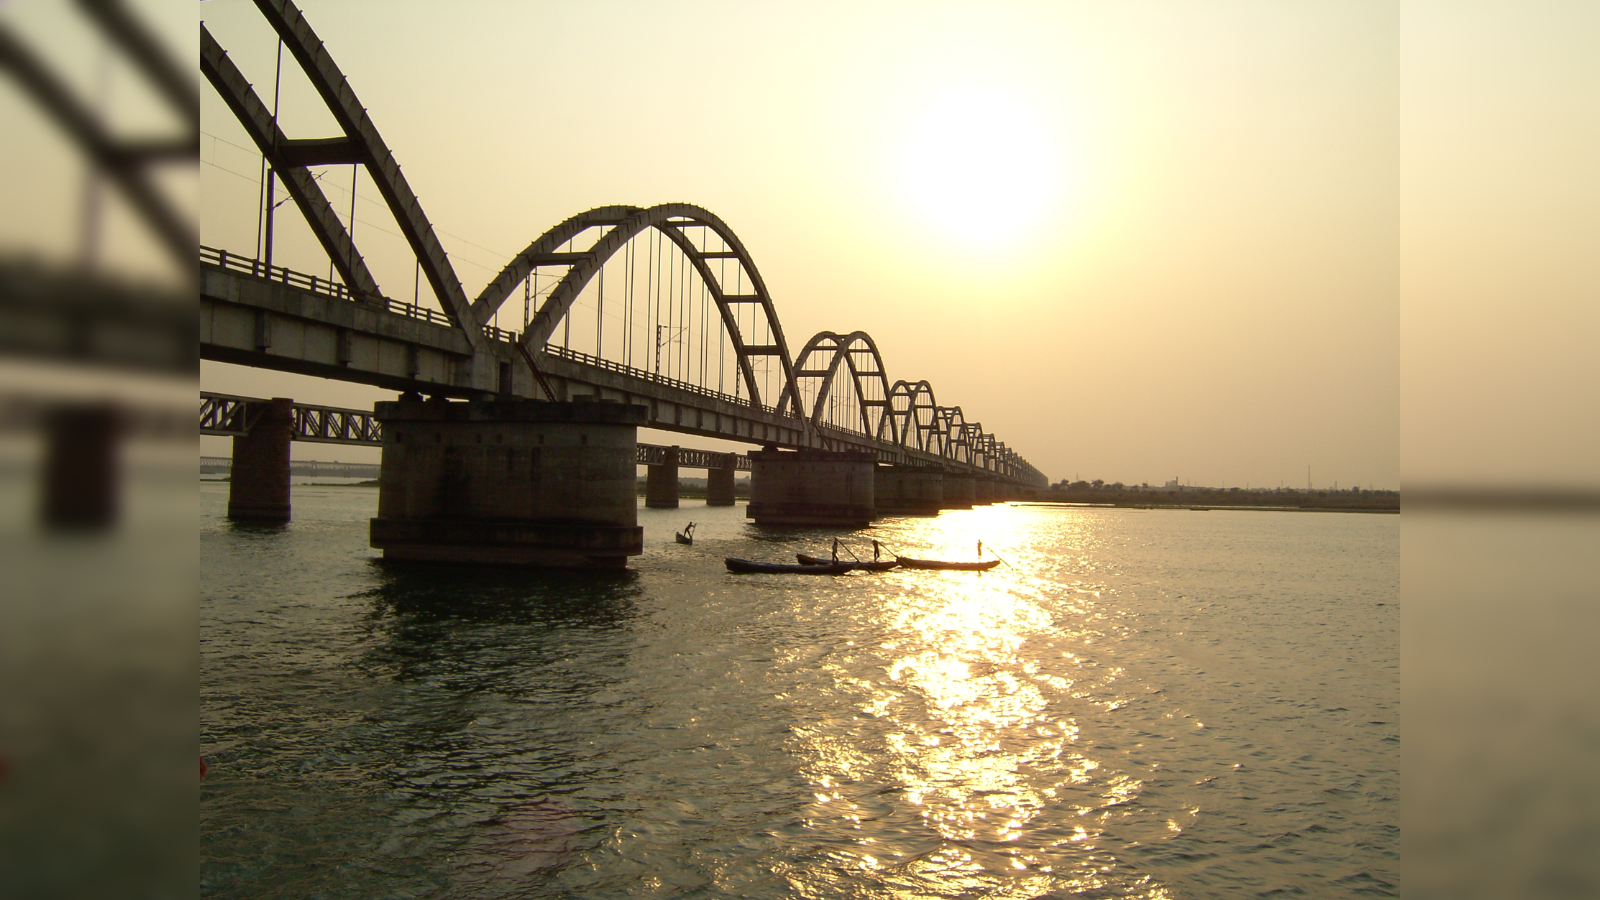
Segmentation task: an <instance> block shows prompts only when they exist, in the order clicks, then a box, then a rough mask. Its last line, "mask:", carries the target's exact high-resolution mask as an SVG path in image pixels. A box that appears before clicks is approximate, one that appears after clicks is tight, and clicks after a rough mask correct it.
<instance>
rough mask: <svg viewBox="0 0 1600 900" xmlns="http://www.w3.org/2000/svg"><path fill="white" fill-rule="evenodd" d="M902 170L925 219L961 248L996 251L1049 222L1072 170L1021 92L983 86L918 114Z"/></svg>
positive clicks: (944, 97)
mask: <svg viewBox="0 0 1600 900" xmlns="http://www.w3.org/2000/svg"><path fill="white" fill-rule="evenodd" d="M897 166H898V171H897V172H896V175H897V180H898V182H899V186H900V188H901V190H902V191H903V192H904V194H905V197H906V199H907V200H908V201H909V202H910V206H911V208H912V209H913V210H914V212H915V214H916V215H917V217H918V219H919V221H921V222H923V223H925V224H927V225H929V226H931V227H932V230H934V231H936V232H938V233H941V234H943V235H945V236H946V237H948V238H952V239H955V240H956V241H958V242H960V243H962V244H966V245H971V244H983V245H991V246H992V245H1001V244H1006V243H1010V242H1013V241H1015V240H1016V239H1017V238H1018V237H1019V236H1021V235H1022V234H1023V233H1025V232H1027V231H1028V230H1029V229H1031V228H1033V227H1035V226H1037V225H1039V224H1041V223H1042V222H1044V220H1045V219H1046V218H1047V217H1048V216H1049V215H1050V214H1051V213H1052V211H1053V210H1055V209H1056V208H1057V207H1058V205H1059V204H1060V202H1061V195H1062V188H1063V183H1064V181H1065V178H1064V175H1065V174H1066V171H1067V169H1068V168H1069V166H1068V165H1067V160H1066V158H1065V154H1064V152H1063V148H1062V146H1061V141H1060V140H1059V137H1058V135H1057V134H1055V133H1054V131H1053V129H1052V128H1050V127H1049V125H1048V123H1047V121H1046V118H1045V116H1044V115H1043V111H1042V110H1041V109H1039V108H1038V107H1036V106H1034V105H1032V104H1030V103H1029V102H1028V101H1027V99H1026V98H1024V97H1023V96H1022V95H1020V94H1019V93H1016V92H1011V91H1002V90H998V89H994V88H987V89H985V88H978V87H963V88H958V89H955V90H952V91H948V92H944V93H942V94H941V95H939V96H937V97H934V98H931V99H930V100H929V101H928V102H926V103H924V104H922V105H921V106H920V108H917V109H915V110H913V113H912V115H911V116H910V117H909V122H908V124H907V128H906V138H905V143H904V147H903V150H902V152H901V153H900V154H899V156H898V162H897Z"/></svg>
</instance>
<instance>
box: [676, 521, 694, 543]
mask: <svg viewBox="0 0 1600 900" xmlns="http://www.w3.org/2000/svg"><path fill="white" fill-rule="evenodd" d="M672 539H673V540H675V541H677V542H678V543H680V544H692V543H694V523H693V522H690V523H689V527H688V528H685V529H684V530H682V531H674V532H673V533H672Z"/></svg>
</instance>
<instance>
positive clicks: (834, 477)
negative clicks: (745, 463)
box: [745, 447, 878, 528]
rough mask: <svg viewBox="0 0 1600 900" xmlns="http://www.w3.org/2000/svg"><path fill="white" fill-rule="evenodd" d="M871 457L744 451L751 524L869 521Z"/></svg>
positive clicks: (840, 525)
mask: <svg viewBox="0 0 1600 900" xmlns="http://www.w3.org/2000/svg"><path fill="white" fill-rule="evenodd" d="M877 466H878V462H877V456H876V455H875V454H872V453H863V452H857V451H837V452H836V451H830V450H778V449H776V448H772V447H768V448H765V449H762V450H752V451H750V504H749V506H747V507H746V511H745V516H746V517H748V518H751V519H754V520H755V523H756V524H757V525H828V526H834V527H838V528H860V527H862V526H865V525H868V524H870V523H871V522H872V517H873V515H874V500H873V498H874V491H873V489H874V487H875V483H876V475H875V470H876V469H877Z"/></svg>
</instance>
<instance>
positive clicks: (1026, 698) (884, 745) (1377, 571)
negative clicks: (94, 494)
mask: <svg viewBox="0 0 1600 900" xmlns="http://www.w3.org/2000/svg"><path fill="white" fill-rule="evenodd" d="M224 490H225V488H224V489H220V490H219V489H214V488H206V489H203V492H202V505H203V508H204V512H203V516H204V521H203V532H202V576H203V580H204V593H203V597H204V600H203V607H202V683H203V690H202V752H204V753H205V754H206V756H207V759H208V762H210V763H211V766H212V768H211V774H210V776H209V777H208V778H207V779H206V781H205V782H204V784H203V791H202V811H201V812H202V831H203V836H202V881H203V886H204V887H203V892H210V893H213V894H216V895H243V894H250V895H252V896H282V897H289V896H296V897H298V896H305V895H308V894H311V893H316V892H333V893H342V894H360V895H393V896H462V897H495V896H519V897H520V896H534V897H537V896H551V897H555V896H585V897H605V896H641V895H642V896H676V895H681V894H685V893H700V894H702V895H705V896H769V897H789V896H815V897H824V896H840V895H848V896H883V897H891V896H974V895H984V896H1015V897H1037V896H1041V895H1046V894H1056V895H1067V894H1070V893H1072V892H1074V891H1084V890H1095V891H1098V892H1099V895H1102V896H1118V897H1123V896H1126V897H1161V896H1169V895H1171V896H1178V895H1182V896H1218V897H1221V896H1233V895H1237V894H1238V893H1239V892H1241V891H1244V890H1250V891H1262V890H1271V889H1273V888H1283V889H1298V890H1302V891H1305V892H1306V893H1308V894H1310V895H1312V896H1317V895H1326V896H1336V895H1338V896H1342V895H1345V894H1348V893H1349V892H1350V891H1351V890H1352V889H1353V888H1355V887H1365V888H1366V889H1368V890H1371V891H1373V892H1376V893H1380V894H1382V893H1386V892H1393V891H1395V890H1396V889H1397V884H1398V875H1397V872H1398V827H1397V826H1398V758H1399V749H1398V731H1399V729H1398V700H1399V691H1398V649H1397V638H1398V608H1397V606H1396V605H1395V602H1394V601H1395V598H1396V596H1397V589H1398V546H1397V543H1398V542H1397V530H1396V527H1395V526H1396V524H1397V523H1396V522H1395V520H1394V519H1393V518H1392V517H1386V518H1379V517H1366V516H1313V515H1296V514H1277V513H1237V514H1233V515H1230V516H1221V515H1215V514H1213V515H1211V516H1195V515H1192V514H1189V513H1185V512H1137V511H1116V510H1076V509H1058V508H1042V507H987V508H978V509H974V510H971V511H968V512H960V513H946V514H945V515H942V516H940V517H938V518H937V519H909V518H908V519H890V520H883V521H881V522H880V523H879V524H878V526H877V527H874V528H872V529H870V530H868V531H863V532H861V533H859V534H858V535H855V536H853V537H848V538H847V540H849V541H850V543H851V544H852V545H853V546H855V547H856V549H857V552H859V553H870V552H871V551H870V539H871V538H877V539H878V540H880V541H881V542H883V543H885V544H887V545H888V546H890V547H892V548H894V549H896V550H899V551H900V552H902V553H906V554H908V555H930V556H944V557H946V558H957V557H959V558H971V556H972V554H973V552H974V550H975V544H976V541H977V540H978V539H982V540H984V542H985V549H986V552H987V551H989V550H991V549H992V550H994V551H997V552H999V553H1000V555H1001V556H1002V557H1004V558H1005V559H1006V560H1007V562H1008V563H1009V565H1005V566H1001V567H1000V568H998V569H995V570H993V571H991V572H987V573H972V572H947V573H939V572H911V571H895V572H889V573H885V574H863V573H856V574H852V575H848V576H843V577H838V578H816V577H802V576H738V575H730V574H728V573H727V572H726V571H724V570H723V568H722V565H721V560H722V557H723V556H724V555H729V556H744V557H749V558H756V559H770V560H774V561H777V560H783V559H792V554H793V553H794V552H796V551H801V552H825V551H826V549H827V547H828V546H829V543H830V542H831V540H832V538H833V537H834V533H833V532H824V531H806V530H791V531H785V532H763V531H759V530H757V529H754V528H753V527H752V526H750V525H748V524H746V523H745V521H744V520H743V518H742V512H743V511H742V510H741V509H737V508H735V509H727V510H718V509H698V508H697V509H695V510H694V515H693V518H695V519H696V521H697V522H699V527H698V529H697V532H696V537H695V543H694V545H692V546H686V545H681V544H677V543H675V542H674V541H673V539H672V534H673V530H674V529H676V528H679V527H681V526H682V524H683V521H684V520H686V519H687V518H688V516H687V515H685V514H684V512H685V511H683V510H679V511H656V510H643V509H641V511H640V520H641V524H644V525H645V528H646V554H645V556H643V557H641V558H638V559H636V560H634V569H633V570H632V571H629V572H626V573H621V574H614V575H594V574H581V573H531V572H503V571H502V572H496V571H487V570H482V571H474V570H470V569H456V568H434V567H396V566H390V565H385V564H381V563H378V562H375V561H373V560H371V559H370V557H371V555H372V554H371V551H369V550H367V549H366V547H365V522H366V516H369V515H370V514H371V506H372V503H373V502H374V500H375V498H374V497H373V495H372V493H371V492H370V491H369V490H366V489H362V488H354V487H351V488H300V489H298V490H299V491H300V493H298V494H297V495H296V497H295V500H294V503H295V513H296V521H295V522H294V523H292V524H291V525H290V526H288V528H286V529H284V530H282V531H281V532H278V533H275V534H264V533H262V534H257V533H245V532H238V531H234V530H230V529H228V528H227V526H226V524H225V522H224V520H222V519H221V518H220V514H221V507H222V506H223V505H225V498H223V497H222V491H224ZM213 492H215V493H214V494H213ZM219 498H221V499H219ZM1380 604H1381V605H1380Z"/></svg>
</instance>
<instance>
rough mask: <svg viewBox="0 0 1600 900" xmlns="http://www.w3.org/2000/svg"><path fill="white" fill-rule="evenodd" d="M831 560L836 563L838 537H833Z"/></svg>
mask: <svg viewBox="0 0 1600 900" xmlns="http://www.w3.org/2000/svg"><path fill="white" fill-rule="evenodd" d="M833 561H834V562H835V563H837V562H838V561H839V539H838V538H834V539H833Z"/></svg>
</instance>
